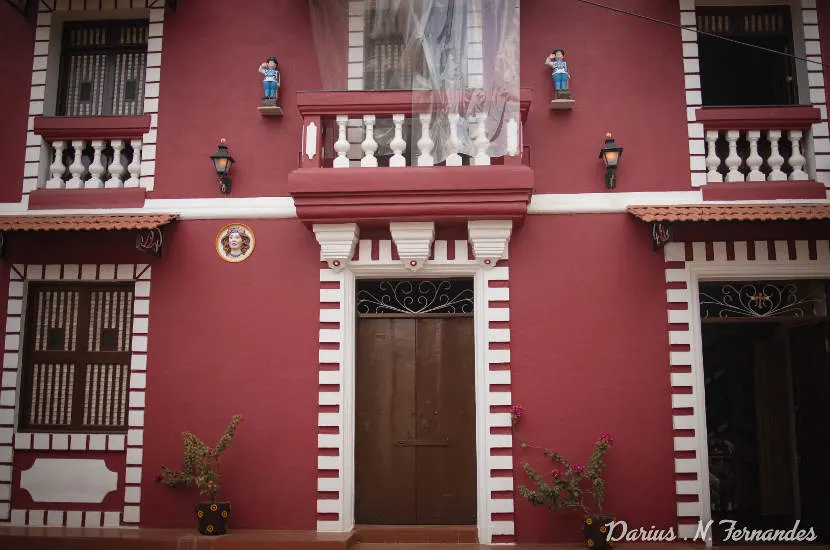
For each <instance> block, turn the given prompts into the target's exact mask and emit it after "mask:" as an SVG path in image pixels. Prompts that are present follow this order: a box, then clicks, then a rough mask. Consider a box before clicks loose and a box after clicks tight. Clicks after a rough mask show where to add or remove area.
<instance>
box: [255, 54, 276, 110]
mask: <svg viewBox="0 0 830 550" xmlns="http://www.w3.org/2000/svg"><path fill="white" fill-rule="evenodd" d="M277 66H278V63H277V58H276V57H269V58H268V61H266V62H265V63H263V64H261V65H260V66H259V72H261V73H262V74H264V75H265V78H263V79H262V87H263V89H264V91H265V96H264V97H263V99H266V100H267V99H271V100H274V101H275V102H276V100H277V91H278V89H279V87H280V71H279V69H277Z"/></svg>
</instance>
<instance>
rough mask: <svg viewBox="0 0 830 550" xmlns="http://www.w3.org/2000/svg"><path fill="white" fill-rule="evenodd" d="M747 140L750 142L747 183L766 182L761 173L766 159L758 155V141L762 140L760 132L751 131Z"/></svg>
mask: <svg viewBox="0 0 830 550" xmlns="http://www.w3.org/2000/svg"><path fill="white" fill-rule="evenodd" d="M746 139H747V141H749V156H747V157H746V165H747V166H748V167H749V174H747V175H746V180H747V181H764V179H766V178H764V173H763V172H761V170H760V168H761V164H763V163H764V159H762V158H761V155H759V154H758V140H759V139H761V131H760V130H749V131H748V132H747V133H746Z"/></svg>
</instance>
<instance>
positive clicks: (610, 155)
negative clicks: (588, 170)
mask: <svg viewBox="0 0 830 550" xmlns="http://www.w3.org/2000/svg"><path fill="white" fill-rule="evenodd" d="M619 159H620V155H619V153H617V151H603V153H602V160H603V161H605V167H606V168H613V167H615V166H617V161H618V160H619Z"/></svg>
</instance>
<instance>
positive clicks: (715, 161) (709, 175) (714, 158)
mask: <svg viewBox="0 0 830 550" xmlns="http://www.w3.org/2000/svg"><path fill="white" fill-rule="evenodd" d="M719 134H720V132H718V131H717V130H707V131H706V169H707V170H708V171H707V172H706V181H708V182H711V183H715V182H718V183H722V182H723V174H721V173H720V172H718V167H720V157H719V156H718V152H717V149H716V146H717V143H718V135H719Z"/></svg>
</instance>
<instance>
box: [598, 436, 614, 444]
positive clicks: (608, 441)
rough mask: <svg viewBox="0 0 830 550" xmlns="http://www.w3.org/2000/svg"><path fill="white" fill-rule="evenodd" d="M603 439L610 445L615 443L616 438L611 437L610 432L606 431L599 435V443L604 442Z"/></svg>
mask: <svg viewBox="0 0 830 550" xmlns="http://www.w3.org/2000/svg"><path fill="white" fill-rule="evenodd" d="M603 441H605V442H607V443H608V444H609V445H613V444H614V439H613V438H612V437H611V435H610V434H607V433H604V434H602V435H601V436H599V443H602V442H603Z"/></svg>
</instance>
